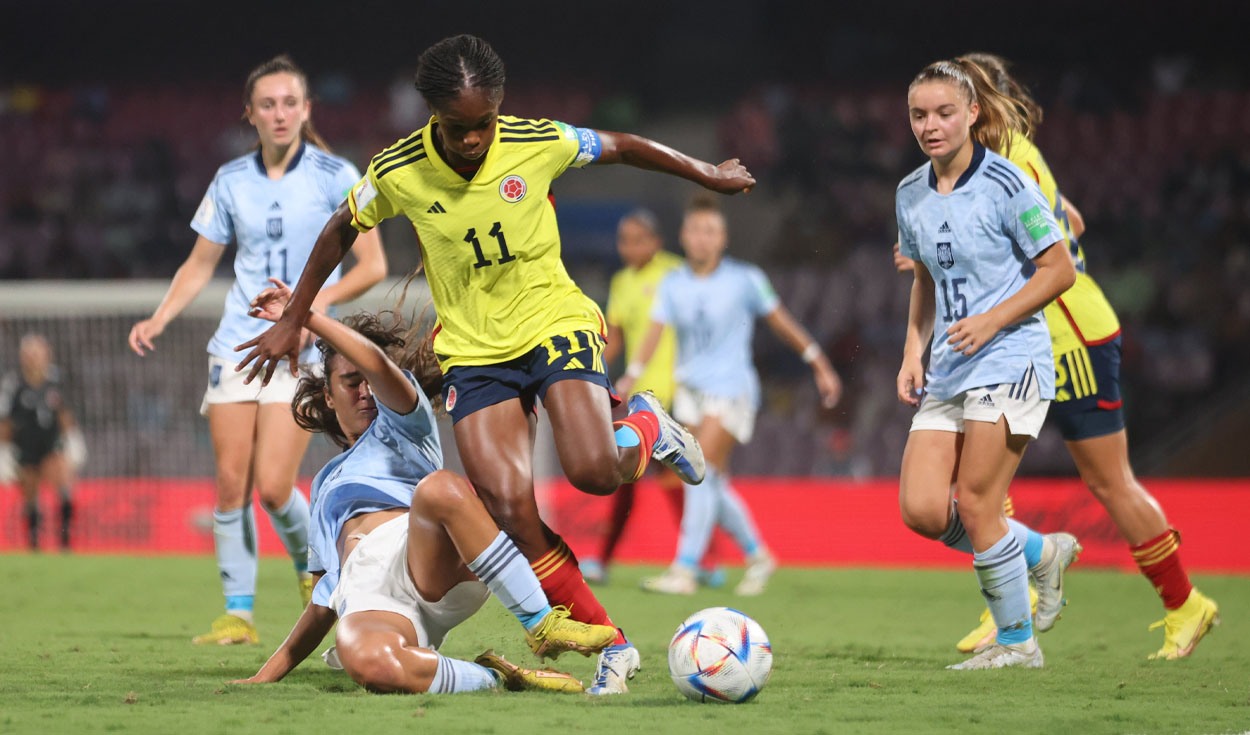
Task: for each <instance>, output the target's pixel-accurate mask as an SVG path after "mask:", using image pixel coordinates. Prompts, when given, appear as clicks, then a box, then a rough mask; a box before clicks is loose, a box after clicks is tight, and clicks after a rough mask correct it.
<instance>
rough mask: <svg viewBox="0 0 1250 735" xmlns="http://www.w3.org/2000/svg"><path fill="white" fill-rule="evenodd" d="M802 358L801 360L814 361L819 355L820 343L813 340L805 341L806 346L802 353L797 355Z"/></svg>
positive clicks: (810, 362) (809, 362) (808, 362)
mask: <svg viewBox="0 0 1250 735" xmlns="http://www.w3.org/2000/svg"><path fill="white" fill-rule="evenodd" d="M799 357H802V358H803V362H805V363H807V364H809V365H810V364H812V363H813V362H816V358H818V357H820V345H818V344H816V341H815V340H812V341H811V342H808V343H807V347H806V348H804V349H803V354H801V355H799Z"/></svg>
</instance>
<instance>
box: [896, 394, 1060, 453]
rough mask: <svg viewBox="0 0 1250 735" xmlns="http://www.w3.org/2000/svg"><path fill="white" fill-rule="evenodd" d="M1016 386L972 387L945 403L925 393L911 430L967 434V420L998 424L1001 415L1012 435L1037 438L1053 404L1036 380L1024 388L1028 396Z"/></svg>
mask: <svg viewBox="0 0 1250 735" xmlns="http://www.w3.org/2000/svg"><path fill="white" fill-rule="evenodd" d="M1019 392H1020V389H1019V386H1018V384H1016V383H1002V384H1000V385H996V386H994V387H992V388H972V389H969V390H966V391H964V392H963V393H960V394H959V395H956V396H954V397H953V398H950V399H948V400H945V401H940V400H938V399H936V398H934V397H933V396H931V395H929V394H927V393H926V394H925V397H924V400H922V401H921V402H920V410H919V411H917V412H916V415H915V416H914V417H913V418H912V420H911V430H912V431H953V432H956V433H959V434H962V433H963V432H964V422H965V421H984V422H986V423H990V424H996V423H998V418H999V417H1000V416H1005V417H1006V418H1007V430H1008V431H1010V432H1011V433H1012V434H1027V435H1028V436H1031V437H1033V438H1034V439H1036V438H1037V434H1038V432H1039V431H1041V430H1042V424H1043V423H1044V422H1045V421H1046V411H1047V409H1049V408H1050V401H1049V400H1044V399H1042V398H1041V396H1040V394H1039V391H1038V388H1037V381H1036V380H1034V381H1032V385H1031V386H1030V385H1028V384H1026V385H1025V394H1024V395H1023V396H1019V395H1017V393H1019Z"/></svg>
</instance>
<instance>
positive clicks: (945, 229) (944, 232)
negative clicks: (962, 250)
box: [938, 222, 951, 235]
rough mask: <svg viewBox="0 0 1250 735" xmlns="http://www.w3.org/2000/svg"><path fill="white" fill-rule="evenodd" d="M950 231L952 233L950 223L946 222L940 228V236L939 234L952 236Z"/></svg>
mask: <svg viewBox="0 0 1250 735" xmlns="http://www.w3.org/2000/svg"><path fill="white" fill-rule="evenodd" d="M950 231H951V226H950V224H948V223H946V222H943V223H942V226H941V227H939V228H938V234H939V235H949V234H950Z"/></svg>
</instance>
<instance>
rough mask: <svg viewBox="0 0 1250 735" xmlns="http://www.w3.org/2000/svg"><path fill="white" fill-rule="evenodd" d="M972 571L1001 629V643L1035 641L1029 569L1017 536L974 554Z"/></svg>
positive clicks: (1001, 539) (999, 631) (1005, 536)
mask: <svg viewBox="0 0 1250 735" xmlns="http://www.w3.org/2000/svg"><path fill="white" fill-rule="evenodd" d="M972 559H973V561H972V568H973V570H974V571H976V573H977V581H978V582H979V583H980V584H981V594H982V595H983V596H984V597H985V601H986V602H987V603H989V606H990V614H991V615H993V616H994V624H995V625H997V626H998V642H999V643H1004V644H1005V643H1024V642H1025V641H1027V640H1029V639H1030V638H1032V637H1033V619H1032V618H1033V615H1032V611H1031V610H1030V605H1029V569H1028V566H1027V565H1026V564H1025V562H1024V552H1023V551H1022V550H1021V549H1020V544H1019V543H1018V542H1017V541H1016V537H1015V535H1014V534H1011V533H1007V534H1004V535H1003V537H1002V538H1000V539H999V540H998V541H997V542H995V544H994V545H993V546H991V547H990V548H988V549H986V550H985V551H982V552H980V553H977V554H973V557H972Z"/></svg>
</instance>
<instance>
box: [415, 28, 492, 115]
mask: <svg viewBox="0 0 1250 735" xmlns="http://www.w3.org/2000/svg"><path fill="white" fill-rule="evenodd" d="M506 79H507V77H506V75H505V74H504V68H503V59H501V58H499V54H497V53H495V49H493V48H491V46H490V44H489V43H487V42H486V41H484V40H482V39H480V38H478V37H477V36H470V35H468V34H461V35H459V36H451V37H450V38H444V39H443V40H441V41H439V42H438V43H436V44H434V45H433V46H431V47H429V48H427V49H426V50H425V51H424V52H422V54H421V58H420V60H419V61H418V62H417V79H416V87H417V91H419V92H421V96H422V97H424V98H425V102H426V104H428V105H429V106H430V107H439V106H440V105H441V104H442V103H444V102H449V101H451V100H454V99H455V98H456V97H458V96H459V95H460V92H461V91H463V90H466V89H484V90H487V91H489V93H490V95H491V97H492V98H495V99H498V98H499V97H500V96H501V95H502V94H503V85H504V82H505V81H506Z"/></svg>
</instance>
